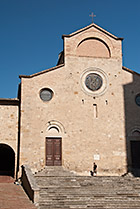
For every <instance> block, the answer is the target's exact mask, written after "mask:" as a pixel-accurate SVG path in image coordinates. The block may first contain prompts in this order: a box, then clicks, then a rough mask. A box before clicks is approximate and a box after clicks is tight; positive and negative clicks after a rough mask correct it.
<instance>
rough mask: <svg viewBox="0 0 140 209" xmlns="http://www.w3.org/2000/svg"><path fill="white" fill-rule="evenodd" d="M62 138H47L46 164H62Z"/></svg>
mask: <svg viewBox="0 0 140 209" xmlns="http://www.w3.org/2000/svg"><path fill="white" fill-rule="evenodd" d="M61 141H62V140H61V138H46V165H47V166H61V165H62V153H61V150H62V149H61Z"/></svg>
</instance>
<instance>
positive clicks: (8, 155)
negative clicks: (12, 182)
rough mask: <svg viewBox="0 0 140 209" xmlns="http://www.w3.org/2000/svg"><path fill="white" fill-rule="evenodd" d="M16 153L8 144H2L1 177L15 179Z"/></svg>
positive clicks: (0, 145) (0, 148) (0, 158)
mask: <svg viewBox="0 0 140 209" xmlns="http://www.w3.org/2000/svg"><path fill="white" fill-rule="evenodd" d="M14 172H15V152H14V150H13V149H12V148H11V147H10V146H9V145H7V144H0V175H4V176H12V177H14Z"/></svg>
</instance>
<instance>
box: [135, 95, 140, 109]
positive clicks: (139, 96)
mask: <svg viewBox="0 0 140 209" xmlns="http://www.w3.org/2000/svg"><path fill="white" fill-rule="evenodd" d="M135 102H136V104H137V105H138V106H140V94H138V95H137V96H136V98H135Z"/></svg>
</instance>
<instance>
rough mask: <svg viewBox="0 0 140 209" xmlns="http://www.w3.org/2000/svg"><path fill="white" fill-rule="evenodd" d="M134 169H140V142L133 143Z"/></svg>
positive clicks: (132, 157) (132, 158)
mask: <svg viewBox="0 0 140 209" xmlns="http://www.w3.org/2000/svg"><path fill="white" fill-rule="evenodd" d="M131 160H132V168H136V169H140V141H131Z"/></svg>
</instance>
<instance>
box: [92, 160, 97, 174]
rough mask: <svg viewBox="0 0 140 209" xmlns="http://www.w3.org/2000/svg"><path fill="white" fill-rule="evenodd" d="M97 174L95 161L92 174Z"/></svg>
mask: <svg viewBox="0 0 140 209" xmlns="http://www.w3.org/2000/svg"><path fill="white" fill-rule="evenodd" d="M96 175H97V165H96V163H93V176H96Z"/></svg>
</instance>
